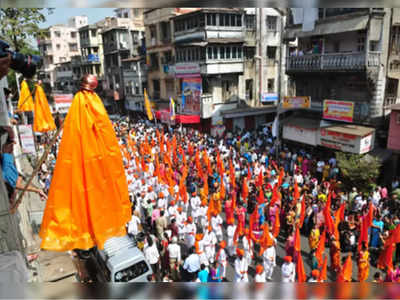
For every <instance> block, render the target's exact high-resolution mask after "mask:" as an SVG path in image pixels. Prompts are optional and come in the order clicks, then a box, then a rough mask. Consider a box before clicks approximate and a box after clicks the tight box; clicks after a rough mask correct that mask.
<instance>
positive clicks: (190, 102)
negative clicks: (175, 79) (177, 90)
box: [182, 77, 202, 115]
mask: <svg viewBox="0 0 400 300" xmlns="http://www.w3.org/2000/svg"><path fill="white" fill-rule="evenodd" d="M182 91H183V93H182V94H183V95H182V107H183V112H184V113H186V114H191V115H200V112H201V93H202V81H201V77H197V78H184V79H183V81H182Z"/></svg>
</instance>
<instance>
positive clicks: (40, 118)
mask: <svg viewBox="0 0 400 300" xmlns="http://www.w3.org/2000/svg"><path fill="white" fill-rule="evenodd" d="M34 113H35V114H34V115H35V117H34V119H33V131H35V132H47V131H51V130H54V129H56V124H55V123H54V119H53V116H52V115H51V112H50V107H49V103H48V102H47V98H46V94H45V93H44V91H43V88H42V87H41V86H40V85H38V84H37V85H36V92H35V110H34Z"/></svg>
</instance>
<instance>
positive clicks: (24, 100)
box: [18, 80, 34, 111]
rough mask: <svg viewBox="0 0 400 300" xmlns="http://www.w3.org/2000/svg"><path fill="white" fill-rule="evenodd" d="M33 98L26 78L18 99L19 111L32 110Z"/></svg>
mask: <svg viewBox="0 0 400 300" xmlns="http://www.w3.org/2000/svg"><path fill="white" fill-rule="evenodd" d="M33 106H34V105H33V99H32V95H31V92H30V91H29V87H28V84H27V83H26V81H25V80H23V81H22V83H21V92H20V94H19V100H18V110H19V111H32V110H33Z"/></svg>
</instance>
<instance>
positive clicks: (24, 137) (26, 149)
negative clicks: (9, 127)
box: [18, 125, 36, 154]
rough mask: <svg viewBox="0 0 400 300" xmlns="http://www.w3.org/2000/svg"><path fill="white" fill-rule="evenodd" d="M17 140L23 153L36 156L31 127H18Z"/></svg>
mask: <svg viewBox="0 0 400 300" xmlns="http://www.w3.org/2000/svg"><path fill="white" fill-rule="evenodd" d="M18 131H19V138H20V139H21V148H22V152H23V153H29V154H36V148H35V140H34V138H33V131H32V125H19V126H18Z"/></svg>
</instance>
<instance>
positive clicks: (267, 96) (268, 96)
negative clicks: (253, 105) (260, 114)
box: [261, 93, 278, 103]
mask: <svg viewBox="0 0 400 300" xmlns="http://www.w3.org/2000/svg"><path fill="white" fill-rule="evenodd" d="M275 101H278V94H276V93H262V94H261V102H263V103H267V102H275Z"/></svg>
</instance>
